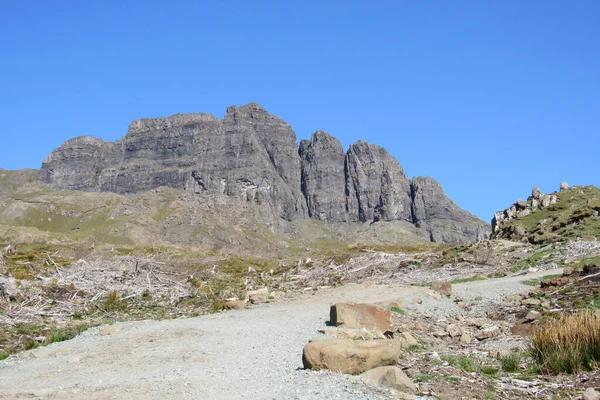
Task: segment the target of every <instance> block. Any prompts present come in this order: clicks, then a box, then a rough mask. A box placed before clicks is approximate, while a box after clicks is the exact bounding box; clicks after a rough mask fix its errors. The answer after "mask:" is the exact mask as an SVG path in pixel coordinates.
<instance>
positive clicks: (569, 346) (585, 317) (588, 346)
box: [530, 310, 600, 374]
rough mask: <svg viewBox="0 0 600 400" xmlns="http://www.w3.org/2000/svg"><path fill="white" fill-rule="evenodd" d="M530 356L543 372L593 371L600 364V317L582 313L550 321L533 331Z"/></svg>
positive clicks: (591, 313)
mask: <svg viewBox="0 0 600 400" xmlns="http://www.w3.org/2000/svg"><path fill="white" fill-rule="evenodd" d="M530 353H531V355H532V357H533V358H534V359H535V360H536V362H537V363H538V365H539V368H540V370H541V371H542V372H546V373H554V374H558V373H562V372H566V373H577V372H579V371H581V370H590V369H592V368H593V367H594V366H595V365H596V364H597V363H598V362H599V361H600V316H599V315H598V314H597V313H595V312H594V311H591V310H582V311H579V312H578V313H576V314H573V315H562V316H561V317H559V318H557V319H554V320H550V321H548V322H546V323H545V324H543V325H541V326H539V327H538V328H536V329H535V330H534V331H533V333H532V335H531V347H530Z"/></svg>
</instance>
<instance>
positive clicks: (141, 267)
mask: <svg viewBox="0 0 600 400" xmlns="http://www.w3.org/2000/svg"><path fill="white" fill-rule="evenodd" d="M46 256H47V263H49V264H50V265H52V266H53V267H54V271H53V273H52V274H50V275H48V276H42V275H37V276H36V277H35V278H36V279H35V280H20V281H19V282H18V284H17V280H16V279H15V278H13V277H0V287H2V290H3V293H4V296H1V297H0V302H2V298H4V299H6V298H8V297H10V298H11V299H15V301H11V302H8V303H6V304H5V311H6V312H4V313H3V314H2V315H0V323H8V324H11V325H14V324H15V323H17V322H23V321H27V322H30V321H33V320H35V319H37V318H38V317H53V318H58V319H64V318H69V317H71V316H73V315H75V313H76V312H78V311H79V310H82V309H83V310H93V309H101V310H103V311H107V310H106V309H105V307H102V304H103V302H106V301H107V299H106V297H107V295H108V294H109V293H112V292H114V293H115V294H116V296H117V299H118V300H119V301H120V302H126V301H127V300H130V299H136V298H142V297H144V298H147V299H152V300H151V301H152V302H153V304H154V305H157V306H163V307H164V308H165V309H168V308H170V309H171V310H174V308H175V306H176V305H177V304H178V303H179V302H181V300H182V299H185V298H188V297H190V296H191V291H192V288H191V287H190V285H185V284H182V283H181V282H178V281H176V280H173V279H172V274H168V273H167V272H165V270H164V268H163V264H162V263H160V262H158V261H156V260H154V259H153V258H152V257H146V258H134V257H124V258H115V259H111V260H104V261H93V262H87V261H84V260H79V261H77V262H74V263H73V264H72V265H71V266H70V267H69V268H60V267H59V266H58V265H57V264H56V263H55V262H54V260H53V259H52V258H51V257H50V255H46ZM49 292H50V293H52V295H51V296H49V295H48V293H49ZM115 300H116V299H115Z"/></svg>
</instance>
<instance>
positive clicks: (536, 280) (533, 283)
mask: <svg viewBox="0 0 600 400" xmlns="http://www.w3.org/2000/svg"><path fill="white" fill-rule="evenodd" d="M560 277H561V275H557V274H554V275H546V276H542V277H540V278H532V279H526V280H524V281H521V283H522V284H523V285H527V286H540V284H541V283H542V282H544V281H547V280H549V279H555V278H560Z"/></svg>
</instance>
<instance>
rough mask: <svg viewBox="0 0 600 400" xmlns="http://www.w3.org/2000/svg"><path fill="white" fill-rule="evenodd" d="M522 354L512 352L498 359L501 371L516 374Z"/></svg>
mask: <svg viewBox="0 0 600 400" xmlns="http://www.w3.org/2000/svg"><path fill="white" fill-rule="evenodd" d="M521 358H522V354H521V352H520V351H512V352H510V353H508V354H505V355H503V356H501V357H500V363H501V364H502V370H503V371H504V372H508V373H511V372H517V371H518V370H519V368H520V367H521Z"/></svg>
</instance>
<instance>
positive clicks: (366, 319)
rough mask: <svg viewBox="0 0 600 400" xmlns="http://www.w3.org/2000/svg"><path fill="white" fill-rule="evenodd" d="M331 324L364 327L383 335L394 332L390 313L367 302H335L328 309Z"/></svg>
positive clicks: (356, 327)
mask: <svg viewBox="0 0 600 400" xmlns="http://www.w3.org/2000/svg"><path fill="white" fill-rule="evenodd" d="M329 319H330V322H331V324H332V325H334V326H341V327H344V328H355V329H360V328H365V329H369V330H373V331H376V332H381V333H383V334H384V335H388V336H391V335H393V334H394V323H393V322H392V313H391V312H390V310H386V309H384V308H381V307H377V306H376V305H373V304H368V303H336V304H334V305H332V306H331V308H330V310H329Z"/></svg>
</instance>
